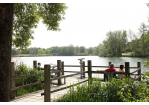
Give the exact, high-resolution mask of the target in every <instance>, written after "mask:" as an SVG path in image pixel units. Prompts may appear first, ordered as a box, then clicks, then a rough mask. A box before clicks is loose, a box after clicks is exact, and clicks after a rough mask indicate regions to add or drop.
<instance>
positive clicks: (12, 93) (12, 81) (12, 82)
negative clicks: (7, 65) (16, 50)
mask: <svg viewBox="0 0 149 105" xmlns="http://www.w3.org/2000/svg"><path fill="white" fill-rule="evenodd" d="M57 65H58V66H57V68H58V69H60V66H59V64H57ZM33 67H34V68H35V69H37V61H33ZM55 72H59V70H55V69H51V73H55ZM63 74H64V73H63ZM63 74H62V75H63ZM39 75H44V73H38V74H30V75H24V76H19V77H16V76H15V70H14V62H11V72H10V99H14V98H15V90H17V89H21V88H25V87H29V86H33V85H38V84H41V82H35V83H30V84H27V85H23V86H18V87H15V83H16V79H20V78H26V77H33V76H39ZM58 76H61V73H58ZM50 77H56V76H55V75H50ZM65 83H66V80H65V79H64V84H65ZM52 84H54V85H60V84H61V81H60V79H59V80H58V83H55V82H52Z"/></svg>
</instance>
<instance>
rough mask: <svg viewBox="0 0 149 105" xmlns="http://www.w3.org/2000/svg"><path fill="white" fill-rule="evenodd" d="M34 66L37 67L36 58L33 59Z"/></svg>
mask: <svg viewBox="0 0 149 105" xmlns="http://www.w3.org/2000/svg"><path fill="white" fill-rule="evenodd" d="M33 68H35V69H37V61H36V60H34V61H33Z"/></svg>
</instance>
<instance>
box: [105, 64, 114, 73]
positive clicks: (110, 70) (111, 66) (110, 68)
mask: <svg viewBox="0 0 149 105" xmlns="http://www.w3.org/2000/svg"><path fill="white" fill-rule="evenodd" d="M105 71H108V72H113V71H116V70H115V68H114V64H110V67H109V68H108V69H106V70H105Z"/></svg>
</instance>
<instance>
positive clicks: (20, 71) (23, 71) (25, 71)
mask: <svg viewBox="0 0 149 105" xmlns="http://www.w3.org/2000/svg"><path fill="white" fill-rule="evenodd" d="M37 73H42V71H38V70H35V69H32V68H30V67H29V68H28V67H27V66H26V65H25V64H23V63H20V65H17V67H16V68H15V74H16V77H18V76H24V75H30V74H37ZM42 80H44V76H43V75H40V76H33V77H27V78H21V79H17V80H16V84H15V87H18V86H23V85H26V84H30V83H35V82H40V81H42ZM41 89H44V84H43V83H41V84H38V85H34V86H29V87H26V88H21V89H18V90H15V97H17V96H21V95H24V94H27V93H31V92H35V91H37V90H41Z"/></svg>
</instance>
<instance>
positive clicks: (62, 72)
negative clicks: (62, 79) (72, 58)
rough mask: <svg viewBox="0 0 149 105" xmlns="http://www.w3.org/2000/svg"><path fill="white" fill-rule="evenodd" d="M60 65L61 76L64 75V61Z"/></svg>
mask: <svg viewBox="0 0 149 105" xmlns="http://www.w3.org/2000/svg"><path fill="white" fill-rule="evenodd" d="M61 63H62V75H64V61H62V62H61Z"/></svg>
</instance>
